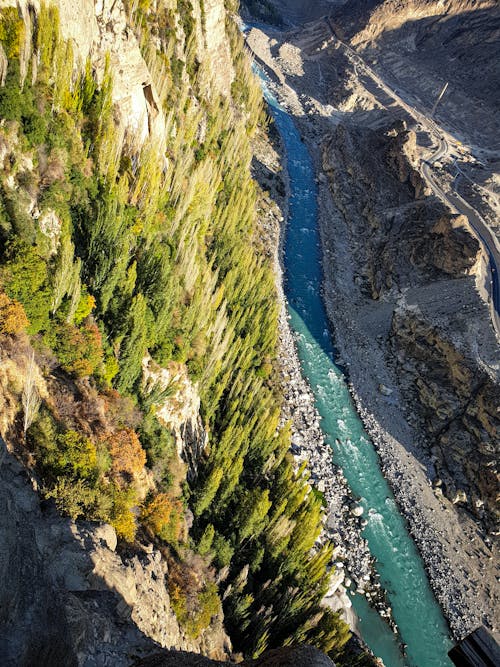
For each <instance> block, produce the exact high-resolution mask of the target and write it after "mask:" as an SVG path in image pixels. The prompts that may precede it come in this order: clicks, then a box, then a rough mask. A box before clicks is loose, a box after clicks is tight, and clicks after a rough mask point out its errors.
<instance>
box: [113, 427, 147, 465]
mask: <svg viewBox="0 0 500 667" xmlns="http://www.w3.org/2000/svg"><path fill="white" fill-rule="evenodd" d="M105 442H106V445H107V447H108V450H109V453H110V454H111V459H112V463H111V470H112V472H113V474H114V475H115V476H116V477H120V476H123V475H124V474H125V475H135V474H137V473H139V472H141V470H142V469H143V468H144V466H145V465H146V452H145V451H144V450H143V448H142V447H141V443H140V442H139V438H138V436H137V433H136V432H135V431H133V430H132V429H130V428H125V429H122V430H121V431H117V432H116V433H113V434H112V435H109V436H108V437H107V438H106V441H105Z"/></svg>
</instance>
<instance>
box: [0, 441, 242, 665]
mask: <svg viewBox="0 0 500 667" xmlns="http://www.w3.org/2000/svg"><path fill="white" fill-rule="evenodd" d="M0 444H1V453H0V460H1V466H0V475H1V493H0V506H1V517H2V518H1V525H0V535H1V540H0V543H1V546H0V563H1V577H2V582H3V583H2V586H1V588H0V598H1V605H0V607H1V610H2V611H1V616H0V628H1V630H0V655H1V656H2V664H4V665H6V666H8V665H9V666H10V665H12V666H14V665H16V666H21V665H32V664H37V665H40V666H41V665H47V666H48V665H56V664H58V665H63V664H64V665H79V664H82V661H85V662H84V664H86V665H88V664H92V665H103V664H108V663H109V662H110V661H111V662H112V664H113V665H129V664H130V659H131V656H134V655H135V656H140V655H148V654H150V653H151V652H154V651H155V650H157V648H158V646H163V647H166V648H171V647H174V648H178V649H181V650H186V651H193V652H196V653H202V654H204V655H206V656H207V657H212V658H218V659H224V658H225V657H227V655H228V653H229V652H230V650H231V643H230V641H229V638H228V637H227V635H226V633H225V632H224V629H223V625H222V618H221V617H219V618H217V619H216V620H214V621H213V623H212V625H211V626H210V628H209V629H207V630H205V631H203V632H202V634H201V636H200V637H199V638H198V639H197V640H193V639H190V638H189V637H188V636H186V634H185V631H183V630H182V629H181V628H180V627H179V623H178V621H177V619H176V617H175V614H174V612H173V611H172V606H171V602H170V598H169V594H168V592H167V587H168V578H169V571H168V567H167V565H166V563H165V560H164V559H163V558H162V554H161V553H160V551H158V550H157V549H155V548H154V547H153V545H150V547H149V548H147V549H146V548H145V549H144V550H143V551H142V553H138V554H136V555H134V556H132V557H130V558H124V557H123V556H120V555H118V553H117V552H116V545H117V539H116V533H115V531H114V530H113V528H112V527H111V526H109V525H101V526H99V525H97V524H90V523H80V524H78V525H77V524H75V523H74V522H72V521H71V520H70V519H64V518H62V517H60V516H58V515H57V514H56V513H54V512H53V511H50V510H48V511H47V508H45V511H44V510H43V509H41V508H40V500H39V496H38V494H37V493H36V492H35V491H34V490H33V488H32V483H31V480H30V478H29V477H28V475H27V473H26V471H25V469H24V467H23V466H22V465H21V464H19V463H18V462H17V461H16V460H15V459H14V458H13V456H12V455H11V454H9V453H8V452H7V450H6V446H5V443H4V442H3V440H1V441H0ZM188 664H189V663H188Z"/></svg>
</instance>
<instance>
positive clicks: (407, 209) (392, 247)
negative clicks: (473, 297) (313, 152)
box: [323, 124, 480, 299]
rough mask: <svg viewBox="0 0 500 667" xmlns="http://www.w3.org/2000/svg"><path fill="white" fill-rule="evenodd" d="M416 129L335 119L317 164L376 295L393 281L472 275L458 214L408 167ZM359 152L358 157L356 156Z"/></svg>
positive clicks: (476, 256)
mask: <svg viewBox="0 0 500 667" xmlns="http://www.w3.org/2000/svg"><path fill="white" fill-rule="evenodd" d="M414 147H415V135H414V133H413V132H411V131H408V130H406V127H405V126H404V124H399V125H396V126H395V127H393V128H390V129H389V130H387V131H386V132H385V133H384V132H380V131H377V130H371V129H361V128H359V127H357V128H354V127H348V126H345V125H338V127H337V128H336V130H335V132H334V133H333V136H332V137H331V139H330V140H329V142H328V143H327V144H326V147H325V151H324V157H323V168H324V171H325V172H326V173H327V174H328V176H329V178H330V181H331V187H332V190H333V193H334V197H335V200H336V204H337V206H339V208H341V210H342V211H343V213H344V217H345V219H346V221H347V223H348V224H349V225H350V226H351V229H352V234H353V237H355V236H357V237H358V238H359V239H362V240H363V243H359V244H356V245H357V250H356V253H357V255H358V258H359V262H360V266H363V275H360V277H359V280H360V281H362V282H363V284H364V288H365V290H366V291H367V293H369V294H370V295H371V296H372V297H373V298H375V299H378V298H380V297H381V296H382V295H383V294H384V293H387V292H388V291H390V290H391V289H392V288H394V287H396V286H397V287H398V288H399V289H403V288H405V287H412V286H415V285H417V284H428V283H429V282H431V281H434V280H437V279H441V278H444V277H445V276H453V277H457V278H458V277H461V276H467V275H470V274H474V273H475V271H476V268H477V265H478V262H479V260H480V247H479V244H478V242H477V241H476V239H475V238H474V236H473V235H472V233H471V232H470V231H469V230H468V229H467V221H466V220H465V218H464V217H463V216H455V215H453V214H452V213H451V211H449V210H448V209H446V208H445V206H444V205H443V204H441V203H440V202H438V201H436V200H435V199H433V198H430V197H426V196H425V195H426V194H428V192H427V190H426V187H425V185H424V182H423V179H422V177H421V176H420V174H419V172H418V171H417V170H416V168H415V166H414V165H415V161H414V150H415V148H414ZM356 156H359V157H356Z"/></svg>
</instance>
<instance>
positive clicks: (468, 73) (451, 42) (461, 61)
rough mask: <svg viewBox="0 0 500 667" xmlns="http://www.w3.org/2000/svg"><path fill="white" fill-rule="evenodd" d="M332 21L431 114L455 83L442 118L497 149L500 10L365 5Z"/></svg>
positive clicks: (383, 1) (467, 0) (430, 2)
mask: <svg viewBox="0 0 500 667" xmlns="http://www.w3.org/2000/svg"><path fill="white" fill-rule="evenodd" d="M332 17H333V21H334V24H335V27H336V29H337V30H338V32H339V35H341V36H343V37H344V38H345V39H347V40H349V41H350V43H351V44H352V45H353V46H354V47H355V48H357V49H359V50H360V52H362V53H364V55H365V56H366V57H368V58H369V59H370V60H371V61H373V62H376V63H378V64H377V65H376V66H380V67H383V69H384V71H385V72H386V73H387V75H389V76H391V77H392V78H393V80H394V82H395V83H396V85H398V86H402V88H403V89H406V90H407V91H408V92H410V93H412V94H414V95H415V99H418V100H420V103H422V102H423V103H424V104H425V105H426V106H427V108H429V109H430V108H431V107H432V105H433V104H434V102H435V100H436V99H437V96H438V93H439V92H440V90H441V88H442V87H443V85H444V84H445V83H446V82H449V90H448V91H447V93H446V96H445V97H444V98H443V101H442V103H441V104H440V107H439V110H438V112H437V117H438V118H440V119H443V120H445V121H446V124H447V125H448V126H450V127H453V128H455V129H456V130H458V131H459V132H460V133H462V134H463V135H464V136H465V137H469V138H471V139H472V140H473V141H474V142H477V143H478V145H480V146H482V147H483V148H485V149H491V148H496V149H497V150H498V141H497V137H498V124H497V123H498V119H497V118H496V114H495V108H497V107H498V104H499V97H498V86H497V85H496V83H495V82H496V81H498V77H499V75H500V71H499V64H498V58H496V57H495V54H496V52H497V49H498V43H499V39H500V10H499V8H498V3H496V2H494V1H493V0H481V1H480V2H474V1H472V0H447V1H445V2H436V1H435V0H411V1H409V2H399V1H398V0H366V1H364V2H348V3H345V4H343V5H342V6H341V7H340V8H338V7H334V8H333V12H332Z"/></svg>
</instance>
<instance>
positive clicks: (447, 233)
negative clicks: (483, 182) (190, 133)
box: [249, 3, 499, 636]
mask: <svg viewBox="0 0 500 667" xmlns="http://www.w3.org/2000/svg"><path fill="white" fill-rule="evenodd" d="M341 4H345V7H344V8H343V9H342V8H341V9H339V6H340V5H341ZM372 4H375V3H372ZM378 4H380V3H378ZM357 6H358V3H332V7H333V8H334V9H335V10H338V12H339V14H338V15H342V12H344V11H345V12H348V11H349V10H351V11H352V12H355V10H356V7H357ZM364 6H365V5H362V7H364ZM403 6H406V5H403V4H401V7H403ZM303 8H304V12H306V11H307V8H306V5H305V3H304V4H303ZM309 18H313V17H312V16H310V17H309ZM336 28H338V24H336ZM265 32H266V31H261V32H259V31H258V30H253V31H252V32H251V33H250V35H249V44H250V46H251V48H252V49H253V50H254V51H256V52H257V54H258V57H259V58H260V59H261V61H262V62H264V63H265V65H266V67H268V68H269V69H268V71H269V72H270V76H271V77H272V86H273V89H275V90H276V91H277V94H278V95H279V98H280V100H282V101H283V102H284V103H285V104H286V106H287V109H288V110H289V111H290V113H292V114H293V115H294V116H295V120H296V122H297V124H298V126H299V127H300V129H301V131H302V134H303V137H304V139H305V141H306V142H307V143H308V145H309V147H310V150H311V154H312V155H313V156H317V160H316V168H317V170H318V181H319V191H320V199H319V202H320V226H321V235H322V242H323V267H324V272H325V301H326V305H327V308H328V313H329V316H330V319H331V322H332V327H333V330H334V336H335V341H336V346H337V349H338V351H339V356H340V357H341V359H342V363H343V364H345V366H346V367H347V370H348V372H349V378H350V384H351V390H352V394H353V397H354V400H355V401H356V404H357V406H358V409H359V412H360V415H361V416H362V418H363V420H364V422H365V425H366V427H367V429H368V431H369V433H370V435H371V436H372V438H373V441H374V443H375V444H376V446H377V448H378V450H379V453H380V456H381V461H382V466H383V469H384V473H385V475H386V477H387V479H388V480H389V481H390V483H391V484H392V486H393V489H394V491H395V495H396V497H397V500H398V503H399V505H400V507H401V509H402V511H403V513H404V514H405V516H406V517H407V519H408V522H409V527H410V530H411V532H412V535H413V536H414V538H415V541H416V543H417V545H418V547H419V549H420V552H421V554H422V556H423V559H424V562H425V565H426V568H427V571H428V573H429V578H430V581H431V584H432V587H433V589H434V591H435V593H436V596H437V598H438V600H439V601H440V603H441V605H442V607H443V610H444V612H445V615H446V616H447V618H448V620H449V622H450V625H451V628H452V630H453V632H454V634H455V635H457V636H464V635H465V634H467V632H468V631H471V630H472V629H474V627H475V626H476V625H478V624H480V623H485V624H486V625H488V626H489V627H492V628H493V629H494V631H497V630H498V623H499V621H498V614H497V612H496V609H497V608H498V605H497V601H498V585H497V579H496V577H497V575H498V569H497V562H498V561H497V560H496V559H497V554H498V551H497V547H496V546H495V544H494V542H495V539H496V538H495V534H496V530H497V528H496V522H497V514H496V509H495V494H496V491H495V489H496V488H497V484H498V478H497V472H496V469H495V463H494V458H495V456H498V451H497V450H496V448H497V447H498V438H497V433H498V412H497V408H498V399H497V398H495V396H497V395H498V382H499V378H498V345H497V341H496V338H495V334H494V330H493V328H492V325H491V319H490V313H489V309H488V306H487V304H486V303H485V301H484V300H483V299H484V294H485V292H484V279H485V273H484V267H485V264H484V258H483V257H482V253H481V252H480V248H479V245H478V243H477V241H476V240H475V238H474V236H473V235H472V234H471V231H470V229H469V228H468V225H467V221H466V220H464V218H463V217H461V216H457V215H456V214H454V213H453V212H452V211H451V210H449V209H448V208H447V207H446V206H444V205H443V203H442V202H441V201H440V200H438V199H437V198H436V197H434V196H432V195H431V193H430V191H429V190H428V188H427V186H426V183H425V181H424V180H423V178H422V177H421V175H420V165H421V160H422V156H428V155H429V147H430V146H431V145H432V140H431V139H430V137H429V135H428V133H427V132H425V131H424V129H423V128H422V126H421V125H419V123H418V121H416V120H415V118H413V117H412V114H411V113H410V111H411V109H410V110H409V107H408V106H404V105H401V104H400V103H398V101H397V100H395V99H394V97H391V96H390V95H389V94H388V93H387V90H384V89H383V87H382V86H381V85H380V82H379V81H377V80H376V78H374V77H372V76H371V75H370V73H369V72H367V70H366V69H364V68H363V67H362V66H361V65H360V62H359V59H358V60H356V57H355V56H354V55H353V53H352V52H350V51H349V50H348V49H346V48H345V47H344V46H343V45H342V44H341V43H340V42H339V41H338V40H337V39H336V38H335V36H333V35H332V33H331V31H330V30H329V28H328V25H327V23H326V22H325V21H324V20H319V21H315V22H312V23H310V24H308V25H306V26H304V27H302V28H301V29H300V30H295V31H290V32H288V33H281V34H277V33H275V32H273V33H270V35H269V36H267V35H266V34H264V33H265ZM347 36H349V35H347ZM320 145H321V146H322V150H321V151H319V150H318V146H320ZM322 172H323V173H322ZM476 380H477V382H476ZM441 400H442V403H441ZM472 443H474V444H472ZM493 450H496V451H497V453H496V454H493ZM478 494H482V497H481V498H479V497H478ZM452 501H454V502H455V504H453V502H452ZM486 507H487V509H486Z"/></svg>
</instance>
